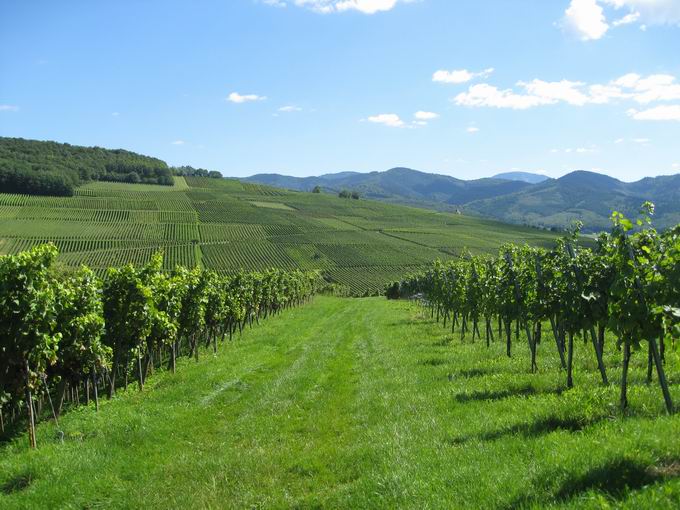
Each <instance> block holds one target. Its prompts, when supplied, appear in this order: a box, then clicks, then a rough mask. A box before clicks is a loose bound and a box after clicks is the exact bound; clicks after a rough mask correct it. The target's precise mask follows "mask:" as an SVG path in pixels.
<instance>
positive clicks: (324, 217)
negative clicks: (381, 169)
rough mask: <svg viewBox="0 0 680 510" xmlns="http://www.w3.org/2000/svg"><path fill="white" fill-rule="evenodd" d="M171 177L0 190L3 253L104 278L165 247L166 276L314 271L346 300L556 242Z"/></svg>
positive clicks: (467, 223)
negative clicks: (473, 260)
mask: <svg viewBox="0 0 680 510" xmlns="http://www.w3.org/2000/svg"><path fill="white" fill-rule="evenodd" d="M175 181H176V182H175V185H174V186H155V185H145V184H123V183H106V182H94V183H90V184H87V185H85V186H82V187H80V188H78V189H77V190H76V196H73V197H36V196H26V195H13V194H0V253H14V252H17V251H20V250H23V249H26V248H28V247H29V246H31V245H34V244H37V243H40V242H45V241H52V242H54V243H56V244H57V246H58V247H59V249H60V251H61V255H60V261H61V262H62V263H63V264H65V265H67V266H77V265H80V264H88V265H90V266H92V267H94V268H95V269H98V270H100V271H103V269H104V268H105V267H106V266H110V265H120V264H124V263H127V262H132V263H137V264H143V263H145V262H146V261H148V259H149V258H150V257H151V255H152V254H153V253H154V252H155V251H157V250H159V249H162V250H163V251H164V252H165V254H166V260H165V265H166V268H168V269H171V268H173V267H174V266H175V265H177V264H182V265H186V266H194V265H196V264H202V265H203V266H205V267H207V268H211V269H215V270H218V271H224V272H234V271H238V270H239V269H241V268H244V269H250V270H252V269H264V268H268V267H282V268H293V267H301V268H305V269H320V270H322V271H324V273H325V274H326V275H327V276H328V278H329V279H331V280H334V281H336V282H338V283H340V284H342V285H344V286H347V287H348V288H349V290H350V291H351V292H352V293H353V294H365V293H375V292H379V291H381V290H382V288H383V286H384V285H385V283H387V282H388V281H390V280H393V279H396V278H398V277H400V276H402V275H404V274H405V273H409V272H411V271H414V270H416V269H418V268H420V267H422V266H423V265H425V264H427V263H429V262H431V261H432V260H434V259H436V258H438V257H439V258H443V259H445V258H449V257H455V256H459V255H460V254H461V252H462V251H463V250H465V249H469V250H470V251H472V252H473V253H481V252H493V251H496V250H497V248H498V247H499V246H500V245H501V244H502V243H503V242H506V241H515V242H523V241H526V242H529V243H531V244H538V245H548V244H551V243H552V237H551V235H549V234H547V233H545V232H543V231H539V230H533V229H527V228H522V227H516V226H509V225H505V224H502V223H496V222H491V221H484V220H480V219H475V218H470V217H466V216H462V215H456V214H443V213H436V212H433V211H426V210H420V209H414V208H407V207H400V206H393V205H389V204H384V203H380V202H375V201H370V200H347V199H341V198H338V197H336V196H333V195H327V194H313V193H302V192H292V191H284V190H280V189H276V188H271V187H268V186H262V185H257V184H251V183H246V182H239V181H236V180H231V179H210V178H200V177H189V178H186V179H184V178H181V177H179V178H176V179H175Z"/></svg>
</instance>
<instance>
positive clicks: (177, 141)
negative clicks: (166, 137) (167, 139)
mask: <svg viewBox="0 0 680 510" xmlns="http://www.w3.org/2000/svg"><path fill="white" fill-rule="evenodd" d="M172 145H184V140H175V141H174V142H172Z"/></svg>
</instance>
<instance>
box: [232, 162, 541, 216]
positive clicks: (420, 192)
mask: <svg viewBox="0 0 680 510" xmlns="http://www.w3.org/2000/svg"><path fill="white" fill-rule="evenodd" d="M244 180H245V181H247V182H257V183H261V184H267V185H270V186H278V187H282V188H288V189H293V190H298V191H311V190H312V189H313V188H314V187H315V186H320V187H321V188H322V189H324V190H326V191H329V192H332V193H337V192H338V191H340V190H343V189H349V190H353V191H358V192H359V193H361V194H362V195H363V196H364V197H366V198H370V199H374V200H382V201H385V202H390V203H398V204H406V205H414V206H420V207H428V208H431V209H438V210H456V209H457V208H459V207H460V206H461V205H463V204H465V203H467V202H470V201H472V200H481V199H485V198H492V197H495V196H502V195H507V194H509V193H513V192H515V191H520V190H522V189H524V188H526V187H528V186H529V183H526V182H522V181H518V180H509V179H503V178H500V179H477V180H474V181H464V180H462V179H456V178H455V177H451V176H448V175H437V174H428V173H425V172H419V171H417V170H412V169H410V168H392V169H391V170H387V171H386V172H370V173H366V174H362V173H357V172H342V173H339V174H328V175H322V176H320V177H288V176H283V175H279V174H258V175H254V176H252V177H247V178H246V179H244Z"/></svg>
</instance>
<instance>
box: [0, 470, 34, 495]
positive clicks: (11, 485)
mask: <svg viewBox="0 0 680 510" xmlns="http://www.w3.org/2000/svg"><path fill="white" fill-rule="evenodd" d="M32 481H33V475H32V474H31V473H22V474H20V475H16V476H14V477H13V478H10V479H9V480H7V481H6V482H5V483H3V484H2V485H0V492H2V493H4V494H12V493H14V492H19V491H22V490H24V489H25V488H26V487H28V486H29V485H31V482H32Z"/></svg>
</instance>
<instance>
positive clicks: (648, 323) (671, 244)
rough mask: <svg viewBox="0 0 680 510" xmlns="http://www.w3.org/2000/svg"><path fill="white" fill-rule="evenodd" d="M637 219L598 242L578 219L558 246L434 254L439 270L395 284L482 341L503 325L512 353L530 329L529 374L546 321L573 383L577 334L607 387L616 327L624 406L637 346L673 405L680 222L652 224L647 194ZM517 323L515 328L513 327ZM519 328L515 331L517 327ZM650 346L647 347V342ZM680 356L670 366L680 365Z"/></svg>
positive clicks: (618, 222) (617, 221)
mask: <svg viewBox="0 0 680 510" xmlns="http://www.w3.org/2000/svg"><path fill="white" fill-rule="evenodd" d="M641 212H642V218H641V219H639V220H638V221H637V225H638V227H643V228H642V229H641V230H639V231H638V232H635V233H633V234H632V233H631V231H632V230H633V228H634V226H633V223H632V222H631V221H630V220H628V219H627V218H626V217H625V216H623V215H622V214H621V213H617V212H615V213H613V214H612V222H613V228H612V231H611V233H609V234H605V233H603V234H601V235H600V237H599V238H598V244H597V247H596V248H595V249H594V250H591V249H581V248H579V247H578V245H577V240H578V231H579V229H580V226H577V228H576V229H575V230H574V231H573V232H572V234H571V236H568V237H566V238H563V239H559V240H558V242H557V244H556V247H555V248H554V249H552V250H544V249H537V248H531V247H529V246H524V247H518V246H516V245H506V246H503V247H502V248H501V250H500V254H499V256H498V257H497V258H490V257H484V256H477V257H475V256H470V257H467V258H465V259H463V260H460V261H451V262H448V263H441V262H439V261H438V262H436V263H435V264H434V266H433V267H432V268H430V269H429V270H428V271H425V272H423V273H421V274H417V275H414V276H412V277H410V278H407V279H405V280H403V281H400V282H396V283H394V284H393V285H391V286H390V287H389V288H388V291H387V295H388V297H392V298H399V297H410V296H417V297H419V298H420V299H421V300H422V301H423V303H424V304H425V305H426V306H427V307H428V308H429V309H430V315H431V316H432V317H436V320H437V321H440V320H442V321H443V324H444V327H447V322H448V323H449V327H450V328H451V332H452V333H453V332H454V331H455V330H456V327H458V328H459V330H460V335H461V339H463V338H465V335H466V333H468V334H471V335H472V340H473V341H474V340H475V337H478V338H479V339H480V340H481V339H482V334H481V331H480V327H481V329H482V330H483V331H484V340H485V342H486V346H487V347H489V345H490V342H491V340H492V339H493V338H494V329H495V326H496V324H497V325H498V328H497V335H498V340H500V341H502V342H504V343H505V345H506V353H507V355H508V357H510V356H511V355H512V352H513V337H514V339H515V341H516V342H518V341H519V339H520V331H521V332H522V333H524V334H525V335H526V337H525V338H526V340H527V342H528V346H529V352H530V355H531V361H530V365H529V366H530V369H531V372H536V371H538V346H539V344H541V340H542V338H543V336H544V335H543V328H544V326H545V327H547V329H548V330H549V331H550V333H551V334H552V342H550V343H553V342H554V346H555V348H556V350H557V353H558V354H559V358H560V362H561V367H562V369H564V370H565V372H566V386H567V388H572V387H573V386H574V374H573V359H574V340H575V337H580V338H581V339H582V340H583V342H584V343H585V344H586V345H588V344H591V345H592V352H593V355H594V358H595V360H596V363H597V369H598V371H599V373H600V377H601V380H602V384H604V385H608V384H609V378H608V375H607V367H606V366H605V360H604V354H603V353H604V352H605V338H606V335H605V333H606V331H607V330H609V331H610V332H611V333H612V334H613V335H614V337H615V338H616V339H617V346H618V347H619V348H620V349H621V351H622V362H621V367H622V368H621V370H622V372H621V377H620V389H621V391H620V406H621V408H622V410H625V409H626V408H627V407H628V394H627V381H628V369H629V366H630V360H631V354H632V352H633V350H635V351H637V350H644V351H645V352H646V354H647V382H648V383H651V382H652V377H653V374H654V373H656V375H657V380H658V383H659V386H660V388H661V393H662V394H663V400H664V402H665V406H666V410H667V411H668V413H670V414H672V413H673V410H674V408H673V401H672V397H671V392H670V389H669V385H668V381H667V378H666V374H665V369H664V363H665V361H666V360H665V352H666V346H667V345H671V346H675V344H676V342H677V341H678V340H680V225H679V226H677V227H675V228H674V229H671V230H668V231H665V232H663V233H661V234H660V233H658V232H657V231H656V230H655V229H654V228H652V227H651V216H652V215H653V213H654V205H653V204H651V203H649V202H646V203H645V204H644V205H643V208H642V210H641ZM513 325H514V328H513ZM513 329H514V331H513ZM642 347H644V349H642ZM675 361H676V359H675V357H674V358H673V360H672V362H671V367H673V368H674V369H676V368H677V367H676V366H675V365H676V362H675Z"/></svg>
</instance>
